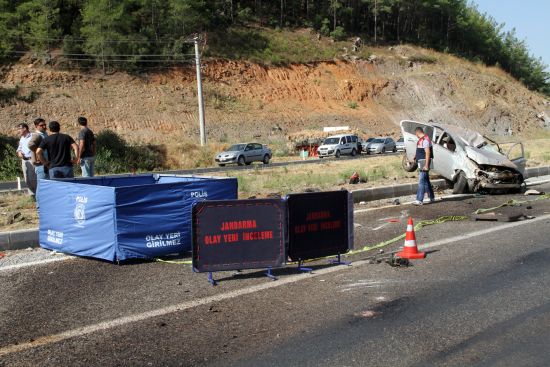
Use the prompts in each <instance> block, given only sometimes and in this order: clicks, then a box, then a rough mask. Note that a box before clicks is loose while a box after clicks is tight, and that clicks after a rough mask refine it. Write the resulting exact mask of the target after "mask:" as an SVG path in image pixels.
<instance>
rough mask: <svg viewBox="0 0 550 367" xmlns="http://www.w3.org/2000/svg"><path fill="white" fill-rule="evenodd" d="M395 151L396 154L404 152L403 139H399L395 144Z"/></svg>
mask: <svg viewBox="0 0 550 367" xmlns="http://www.w3.org/2000/svg"><path fill="white" fill-rule="evenodd" d="M395 149H397V151H398V152H404V151H405V139H404V138H403V137H401V138H399V139H398V140H397V141H396V142H395Z"/></svg>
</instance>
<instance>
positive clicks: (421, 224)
mask: <svg viewBox="0 0 550 367" xmlns="http://www.w3.org/2000/svg"><path fill="white" fill-rule="evenodd" d="M545 199H550V194H543V195H540V196H537V198H536V199H533V200H515V199H512V200H508V201H507V202H505V203H502V204H500V205H498V206H495V207H493V208H480V209H478V210H476V211H475V212H474V214H481V213H486V212H490V211H493V210H496V209H499V208H503V207H505V206H517V205H520V204H525V203H530V202H533V201H538V200H545ZM466 219H468V217H466V216H463V215H447V216H443V217H439V218H437V219H433V220H423V221H420V222H418V223H416V224H415V226H414V230H415V231H418V230H420V229H422V228H423V227H426V226H431V225H434V224H441V223H445V222H456V221H461V220H466ZM404 238H405V234H402V235H399V236H397V237H394V238H392V239H389V240H387V241H383V242H380V243H377V244H375V245H372V246H369V245H367V246H364V247H362V248H360V249H357V250H352V251H350V252H348V253H347V254H345V255H346V256H347V255H355V254H360V253H362V252H366V251H371V250H375V249H378V248H382V247H386V246H388V245H391V244H392V243H395V242H397V241H399V240H402V239H404ZM332 257H333V256H325V257H319V258H315V259H308V260H305V261H303V262H312V261H318V260H322V259H328V258H332ZM155 261H157V262H161V263H166V264H177V265H192V261H191V260H163V259H160V258H156V259H155ZM296 263H297V262H289V263H287V264H288V265H291V264H296Z"/></svg>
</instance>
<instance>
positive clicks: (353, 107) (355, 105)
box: [348, 101, 358, 110]
mask: <svg viewBox="0 0 550 367" xmlns="http://www.w3.org/2000/svg"><path fill="white" fill-rule="evenodd" d="M348 107H349V108H351V109H353V110H354V109H356V108H357V107H358V104H357V102H355V101H350V102H348Z"/></svg>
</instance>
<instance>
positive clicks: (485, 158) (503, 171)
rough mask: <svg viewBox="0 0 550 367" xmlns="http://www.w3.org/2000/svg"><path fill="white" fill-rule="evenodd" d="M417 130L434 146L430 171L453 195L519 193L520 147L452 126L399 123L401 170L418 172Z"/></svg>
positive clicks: (522, 170)
mask: <svg viewBox="0 0 550 367" xmlns="http://www.w3.org/2000/svg"><path fill="white" fill-rule="evenodd" d="M418 126H420V127H421V128H422V129H424V132H425V133H426V134H427V135H428V136H429V137H430V139H431V140H432V142H433V155H434V159H433V169H434V171H436V172H437V173H438V174H440V175H441V176H442V177H443V178H445V179H446V180H447V182H448V183H449V185H451V186H452V187H453V193H455V194H461V193H466V192H478V191H507V190H518V189H520V188H521V186H522V185H523V183H524V174H525V163H526V159H525V155H524V150H523V144H522V143H503V144H497V143H496V142H494V141H492V140H489V139H488V138H486V137H484V136H482V135H480V134H479V133H477V132H475V131H471V130H467V129H463V128H460V127H456V126H452V125H443V124H438V123H429V124H426V123H421V122H417V121H410V120H404V121H401V131H402V132H403V137H404V139H405V155H404V156H403V169H405V170H406V171H408V172H412V171H414V170H416V169H417V168H418V165H417V164H416V162H415V161H414V156H415V154H416V143H417V141H418V138H417V137H416V135H415V133H414V130H415V129H416V127H418Z"/></svg>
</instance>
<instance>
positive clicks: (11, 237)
mask: <svg viewBox="0 0 550 367" xmlns="http://www.w3.org/2000/svg"><path fill="white" fill-rule="evenodd" d="M525 173H526V176H527V177H526V178H533V177H539V176H548V175H550V166H546V167H530V168H527V169H526V170H525ZM432 185H433V186H434V188H437V189H446V188H448V186H447V181H445V180H443V179H438V180H432ZM417 189H418V184H417V183H407V184H402V185H392V186H384V187H372V188H369V189H361V190H355V191H352V195H353V202H354V203H360V202H362V201H366V202H368V201H374V200H381V199H389V198H394V197H399V196H406V195H414V194H416V190H417ZM38 246H39V244H38V229H37V228H34V229H26V230H20V231H13V232H0V251H5V250H20V249H25V248H27V247H38Z"/></svg>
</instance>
